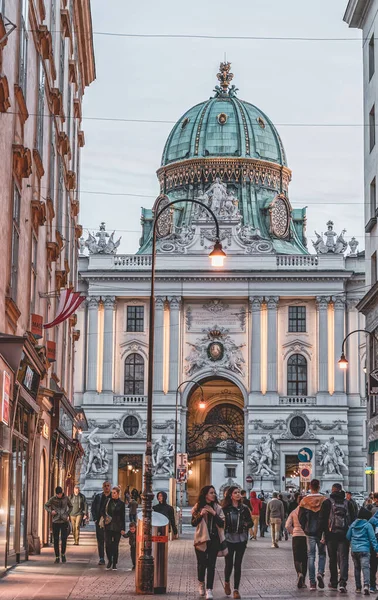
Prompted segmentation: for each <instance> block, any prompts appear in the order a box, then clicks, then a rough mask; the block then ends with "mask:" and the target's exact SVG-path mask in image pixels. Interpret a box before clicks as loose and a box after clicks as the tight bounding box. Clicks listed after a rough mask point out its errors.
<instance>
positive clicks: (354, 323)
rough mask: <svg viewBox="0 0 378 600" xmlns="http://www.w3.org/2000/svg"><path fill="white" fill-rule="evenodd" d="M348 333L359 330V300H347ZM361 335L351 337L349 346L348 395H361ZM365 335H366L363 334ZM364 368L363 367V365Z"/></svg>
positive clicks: (356, 334)
mask: <svg viewBox="0 0 378 600" xmlns="http://www.w3.org/2000/svg"><path fill="white" fill-rule="evenodd" d="M346 304H347V331H348V333H349V332H350V331H355V330H356V329H358V328H359V327H358V311H357V310H356V306H357V304H358V300H356V299H352V300H347V303H346ZM360 335H361V334H360V333H355V334H353V335H351V336H350V338H349V340H348V342H347V344H348V346H347V349H348V353H347V359H348V361H349V365H348V369H347V373H346V376H347V381H348V390H347V391H348V393H349V394H359V393H360V369H359V364H360V358H359V342H360ZM363 335H364V334H363ZM362 366H363V365H362Z"/></svg>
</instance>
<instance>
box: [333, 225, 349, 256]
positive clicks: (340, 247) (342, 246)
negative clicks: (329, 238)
mask: <svg viewBox="0 0 378 600" xmlns="http://www.w3.org/2000/svg"><path fill="white" fill-rule="evenodd" d="M344 233H346V229H343V230H342V232H341V233H340V235H339V236H338V237H337V238H336V244H335V254H344V252H345V250H346V249H347V247H348V244H347V242H346V241H345V240H344Z"/></svg>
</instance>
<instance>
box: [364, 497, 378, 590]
mask: <svg viewBox="0 0 378 600" xmlns="http://www.w3.org/2000/svg"><path fill="white" fill-rule="evenodd" d="M365 508H366V510H367V511H368V513H369V515H370V519H369V523H370V524H371V526H372V527H373V530H374V535H375V538H376V539H377V540H378V513H375V515H373V516H371V511H370V510H369V509H368V508H367V507H365ZM377 566H378V558H377V554H376V552H374V550H371V552H370V591H371V592H376V591H377Z"/></svg>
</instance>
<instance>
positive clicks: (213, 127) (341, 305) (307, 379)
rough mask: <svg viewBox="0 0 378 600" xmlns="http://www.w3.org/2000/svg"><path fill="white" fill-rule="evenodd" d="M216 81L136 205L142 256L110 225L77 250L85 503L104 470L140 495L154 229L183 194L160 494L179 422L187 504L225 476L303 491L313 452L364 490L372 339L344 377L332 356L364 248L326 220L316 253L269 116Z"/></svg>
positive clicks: (163, 261) (162, 240) (159, 404)
mask: <svg viewBox="0 0 378 600" xmlns="http://www.w3.org/2000/svg"><path fill="white" fill-rule="evenodd" d="M218 79H219V81H220V86H217V87H216V89H215V96H213V97H211V98H210V99H209V100H206V101H205V102H201V103H199V104H197V105H196V106H195V107H193V108H191V109H190V110H188V111H187V112H186V113H185V114H184V115H183V117H182V118H181V119H180V120H179V121H178V122H177V124H176V125H175V126H174V127H173V129H172V132H171V133H170V135H169V137H168V140H167V143H166V145H165V148H164V151H163V157H162V163H161V166H160V168H159V169H158V172H157V173H158V179H159V183H160V192H161V194H160V195H159V197H158V198H157V200H156V203H155V205H154V206H153V207H152V209H143V210H142V236H141V240H140V249H139V251H138V252H137V253H136V254H135V255H126V256H125V255H117V253H116V249H117V242H116V241H115V239H114V237H113V235H111V236H109V234H108V233H107V232H106V229H105V223H102V224H101V227H100V229H99V231H98V232H97V234H95V232H93V235H92V234H91V235H89V237H88V239H87V241H86V242H85V244H84V240H82V242H81V256H80V258H79V273H80V280H81V285H82V290H83V291H85V293H86V295H87V304H86V306H85V307H84V305H83V307H82V309H80V311H79V313H78V325H77V326H78V328H79V329H80V330H81V331H82V332H85V334H84V335H81V337H80V340H79V343H78V361H77V364H76V369H75V378H76V379H75V405H76V406H77V407H78V408H79V407H80V408H82V409H84V410H85V413H86V415H87V419H88V426H89V431H88V433H86V434H84V435H83V439H82V443H83V445H84V447H85V448H86V449H87V452H86V460H85V463H84V468H83V470H82V473H81V483H82V486H83V489H84V491H85V493H86V494H87V495H88V496H91V494H92V493H93V491H95V490H98V489H99V488H100V486H101V482H102V481H103V479H104V478H105V477H106V478H109V479H110V480H111V481H112V482H113V483H114V484H116V483H119V484H120V485H121V486H122V487H123V489H124V488H125V487H126V486H130V487H136V488H137V489H141V487H142V471H143V455H144V451H145V443H146V439H145V437H146V408H147V402H146V394H147V369H148V333H149V331H148V322H149V294H150V284H151V264H152V261H151V228H152V224H153V215H154V214H156V212H157V211H158V210H159V209H161V208H162V207H163V206H164V203H167V198H168V199H169V200H179V201H180V200H181V201H182V202H179V203H178V204H175V208H174V210H172V211H171V212H169V211H166V212H165V216H164V217H163V216H162V217H160V220H159V224H158V229H159V240H158V252H157V259H156V296H155V306H156V314H155V348H154V352H155V358H154V365H153V367H154V385H153V390H154V391H153V424H152V428H153V456H154V489H155V490H158V489H168V484H169V477H170V476H172V473H173V463H174V441H175V433H176V423H177V437H178V446H177V450H178V452H183V453H188V458H189V461H190V463H191V475H190V477H189V480H188V483H187V485H186V486H185V487H186V492H185V497H186V499H187V501H188V503H189V504H192V503H193V501H194V498H195V496H196V494H198V490H199V489H200V487H201V486H202V485H205V484H206V483H210V482H212V483H213V484H214V485H215V486H216V488H217V490H218V491H221V490H222V487H223V486H224V485H226V484H227V483H229V482H230V481H235V482H237V483H238V484H239V485H241V486H243V487H245V486H246V485H247V482H248V481H250V477H249V476H251V478H252V481H253V483H252V485H253V486H254V489H257V490H260V489H264V490H270V491H271V490H272V489H285V488H288V487H292V486H294V487H295V486H299V485H302V486H303V485H305V482H302V484H301V483H300V480H299V477H298V469H299V460H298V452H299V450H301V449H302V448H306V449H307V451H306V452H307V454H306V455H305V456H306V457H308V460H307V462H309V463H311V469H312V476H315V477H319V478H320V479H321V481H322V489H323V490H327V489H329V488H330V486H331V484H332V483H333V482H334V481H340V482H342V483H343V484H344V486H345V487H348V488H351V489H352V490H363V489H365V475H364V467H365V451H366V439H365V435H364V426H365V419H366V398H365V374H364V372H363V367H364V364H365V338H364V335H363V334H362V337H361V336H360V335H359V334H355V335H353V336H351V337H350V338H349V340H348V347H347V350H348V358H349V369H348V370H347V372H345V371H341V370H340V368H339V366H338V360H339V358H340V354H341V346H342V342H343V339H344V336H345V335H346V334H347V333H348V332H349V331H352V330H354V329H358V328H362V327H363V326H364V318H363V316H362V315H361V314H359V313H358V311H357V310H356V305H357V303H358V302H359V300H360V299H361V297H362V293H361V290H362V289H363V287H364V256H363V254H358V253H357V252H356V244H355V241H353V240H352V241H350V243H349V244H348V243H347V242H346V241H345V240H344V237H343V233H341V234H339V235H337V234H336V232H335V230H334V224H333V222H332V221H329V222H328V223H327V230H326V232H325V234H324V235H323V234H321V235H320V234H318V235H317V239H316V240H314V242H313V245H314V247H315V249H316V254H310V253H309V250H308V247H307V240H306V236H305V225H306V211H305V209H293V208H292V206H291V204H290V199H289V183H290V180H291V171H290V169H289V167H288V164H287V159H286V155H285V151H284V148H283V144H282V141H281V138H280V136H279V134H278V132H277V130H276V128H275V126H274V124H273V123H272V122H271V121H270V119H269V118H268V117H267V116H266V115H265V114H264V113H263V112H262V111H261V110H259V109H258V108H256V107H255V106H254V105H252V104H250V103H249V102H246V101H242V100H240V99H239V98H238V97H237V95H236V89H235V87H234V86H230V81H231V79H232V74H231V73H230V65H229V64H228V63H223V64H221V67H220V72H219V74H218ZM188 200H198V201H199V202H201V203H202V204H201V205H198V204H194V203H191V202H188ZM207 208H210V209H211V210H212V211H213V213H214V215H215V216H216V219H217V221H218V223H219V227H220V239H221V241H222V245H223V249H224V250H225V252H226V254H227V257H226V260H225V266H224V267H223V268H212V267H211V266H210V260H209V258H208V255H209V252H210V251H211V249H212V248H213V245H214V241H215V233H216V232H215V224H214V219H213V217H212V216H211V214H210V213H209V212H208V210H207ZM329 216H330V218H331V217H332V215H331V214H330V215H329ZM341 225H342V224H341V223H340V226H341ZM183 382H187V383H185V384H184V385H182V386H181V387H180V389H179V391H178V393H177V388H178V386H179V385H181V384H182V383H183ZM195 384H198V385H200V386H202V388H203V394H204V400H205V404H204V407H203V405H202V403H201V404H200V399H201V392H200V388H199V387H198V385H195ZM176 398H177V399H178V402H177V406H176ZM176 412H177V415H178V418H177V421H176ZM247 477H248V479H246V478H247Z"/></svg>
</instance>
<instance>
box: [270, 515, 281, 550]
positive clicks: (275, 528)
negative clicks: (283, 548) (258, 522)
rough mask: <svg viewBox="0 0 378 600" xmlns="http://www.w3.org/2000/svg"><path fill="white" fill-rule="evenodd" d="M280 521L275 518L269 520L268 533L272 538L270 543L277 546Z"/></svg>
mask: <svg viewBox="0 0 378 600" xmlns="http://www.w3.org/2000/svg"><path fill="white" fill-rule="evenodd" d="M281 523H282V521H281V519H278V518H276V517H273V518H272V517H271V519H270V533H271V536H272V542H273V544H277V542H278V538H279V535H280V530H281Z"/></svg>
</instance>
